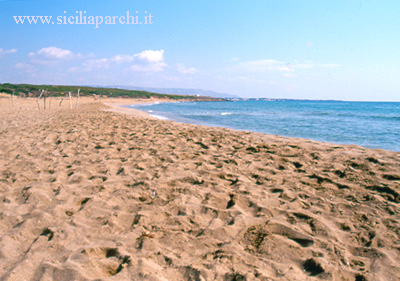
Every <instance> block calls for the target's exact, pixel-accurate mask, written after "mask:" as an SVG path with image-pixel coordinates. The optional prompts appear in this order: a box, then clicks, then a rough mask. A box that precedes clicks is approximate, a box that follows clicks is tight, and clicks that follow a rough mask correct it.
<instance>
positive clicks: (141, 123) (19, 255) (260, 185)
mask: <svg viewBox="0 0 400 281" xmlns="http://www.w3.org/2000/svg"><path fill="white" fill-rule="evenodd" d="M51 102H52V103H51V106H50V108H49V105H47V109H46V110H44V109H43V106H42V105H41V110H38V105H37V103H36V99H16V100H15V101H14V106H13V105H12V103H11V99H10V98H0V144H1V145H0V191H1V192H0V280H356V281H362V280H399V279H400V262H399V261H400V207H399V206H400V205H399V204H400V153H397V152H391V151H385V150H372V149H365V148H362V147H360V146H356V145H334V144H329V143H321V142H316V141H311V140H305V139H294V138H285V137H280V136H271V135H265V134H259V133H251V132H243V131H234V130H230V129H223V128H211V127H205V126H196V125H190V124H182V123H177V122H172V121H163V120H157V119H154V118H148V117H149V116H148V115H147V114H145V113H142V112H140V111H136V110H129V109H121V108H120V107H118V105H119V104H129V103H133V102H136V101H132V100H121V99H114V100H103V101H102V103H100V102H99V101H96V102H95V101H93V99H92V98H82V99H81V100H80V103H79V107H78V108H75V103H74V104H73V105H72V109H71V108H70V105H69V103H68V101H63V102H62V104H61V106H60V105H59V103H60V100H57V99H54V100H52V101H51ZM143 102H144V101H143Z"/></svg>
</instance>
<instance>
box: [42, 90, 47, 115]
mask: <svg viewBox="0 0 400 281" xmlns="http://www.w3.org/2000/svg"><path fill="white" fill-rule="evenodd" d="M46 97H47V90H46V92H45V94H44V95H43V109H44V110H46Z"/></svg>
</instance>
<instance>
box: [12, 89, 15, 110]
mask: <svg viewBox="0 0 400 281" xmlns="http://www.w3.org/2000/svg"><path fill="white" fill-rule="evenodd" d="M14 94H15V90H14V91H13V93H12V96H11V102H12V106H13V107H14Z"/></svg>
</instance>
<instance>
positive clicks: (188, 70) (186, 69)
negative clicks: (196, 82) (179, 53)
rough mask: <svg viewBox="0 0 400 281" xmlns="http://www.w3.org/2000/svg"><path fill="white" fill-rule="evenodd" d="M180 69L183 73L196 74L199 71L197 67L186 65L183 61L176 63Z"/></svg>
mask: <svg viewBox="0 0 400 281" xmlns="http://www.w3.org/2000/svg"><path fill="white" fill-rule="evenodd" d="M176 67H177V69H178V71H179V72H180V73H183V74H194V73H196V72H197V69H196V68H194V67H186V66H185V65H184V64H183V63H178V64H177V65H176Z"/></svg>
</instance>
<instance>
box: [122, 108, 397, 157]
mask: <svg viewBox="0 0 400 281" xmlns="http://www.w3.org/2000/svg"><path fill="white" fill-rule="evenodd" d="M129 107H134V108H137V109H140V110H143V111H146V112H149V113H150V114H152V115H154V116H156V117H159V118H163V119H170V120H175V121H181V122H186V123H194V124H202V125H209V126H219V127H227V128H232V129H237V130H248V131H254V132H261V133H267V134H272V135H282V136H287V137H298V138H307V139H313V140H317V141H326V142H331V143H338V144H358V145H361V146H364V147H367V148H382V149H386V150H393V151H400V103H398V102H341V101H235V102H232V101H221V102H181V103H159V104H152V105H132V106H129Z"/></svg>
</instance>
